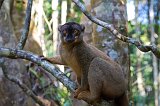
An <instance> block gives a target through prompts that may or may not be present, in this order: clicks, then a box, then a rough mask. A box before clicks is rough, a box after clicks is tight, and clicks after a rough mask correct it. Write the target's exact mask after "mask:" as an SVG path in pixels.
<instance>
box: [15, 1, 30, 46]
mask: <svg viewBox="0 0 160 106" xmlns="http://www.w3.org/2000/svg"><path fill="white" fill-rule="evenodd" d="M32 2H33V0H28V4H27V9H26V18H25V23H24V27H23V31H22V35H21V38H20V41H19V43H18V45H17V49H23V48H24V45H25V43H26V40H27V37H28V33H29V27H30V21H31V10H32Z"/></svg>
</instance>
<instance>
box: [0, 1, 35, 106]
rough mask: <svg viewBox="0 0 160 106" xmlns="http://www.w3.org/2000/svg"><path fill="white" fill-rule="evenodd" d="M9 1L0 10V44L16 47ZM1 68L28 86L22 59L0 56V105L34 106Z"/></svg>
mask: <svg viewBox="0 0 160 106" xmlns="http://www.w3.org/2000/svg"><path fill="white" fill-rule="evenodd" d="M10 3H12V0H5V1H4V4H3V6H2V7H1V10H0V17H1V18H0V46H1V47H10V48H14V47H16V37H15V34H14V30H13V25H12V22H11V15H10V6H11V5H10ZM2 70H5V71H6V72H8V74H9V75H14V76H15V77H18V78H19V79H21V80H22V81H23V82H25V84H26V85H28V86H29V81H28V80H26V79H27V73H26V68H25V64H24V61H23V60H21V59H16V60H14V59H13V60H11V59H7V58H2V57H1V58H0V83H1V84H0V106H35V104H34V102H33V100H32V99H31V98H29V97H28V96H26V95H25V94H24V93H23V91H22V90H21V89H20V88H19V87H18V86H17V85H15V84H14V83H12V82H10V81H9V80H7V79H6V78H5V77H4V76H3V72H2Z"/></svg>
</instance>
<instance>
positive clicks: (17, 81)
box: [2, 66, 45, 106]
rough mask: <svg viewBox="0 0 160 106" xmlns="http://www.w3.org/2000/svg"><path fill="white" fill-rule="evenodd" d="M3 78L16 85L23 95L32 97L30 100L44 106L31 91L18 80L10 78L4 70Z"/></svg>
mask: <svg viewBox="0 0 160 106" xmlns="http://www.w3.org/2000/svg"><path fill="white" fill-rule="evenodd" d="M2 68H6V67H5V66H3V67H2ZM2 71H3V74H4V76H5V77H6V78H7V79H8V80H10V81H12V82H14V83H15V84H17V85H18V86H19V87H20V88H21V89H22V90H23V91H24V93H26V94H27V95H28V96H30V97H32V99H33V100H34V101H35V102H36V103H38V104H39V105H40V106H45V104H44V103H43V102H42V101H41V100H40V99H39V98H38V97H37V96H36V95H35V94H34V93H33V92H32V90H30V89H29V88H28V87H27V86H26V85H25V84H24V83H23V82H22V81H21V80H20V79H18V78H16V77H14V76H10V75H8V74H7V72H6V71H5V69H2Z"/></svg>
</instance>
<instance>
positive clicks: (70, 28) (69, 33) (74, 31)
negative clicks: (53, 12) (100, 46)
mask: <svg viewBox="0 0 160 106" xmlns="http://www.w3.org/2000/svg"><path fill="white" fill-rule="evenodd" d="M58 30H59V32H60V34H61V41H62V43H65V44H71V43H78V42H81V41H83V32H84V30H85V27H84V26H83V25H80V24H78V23H75V22H68V23H65V24H64V25H59V27H58Z"/></svg>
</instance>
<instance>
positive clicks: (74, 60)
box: [44, 22, 128, 106]
mask: <svg viewBox="0 0 160 106" xmlns="http://www.w3.org/2000/svg"><path fill="white" fill-rule="evenodd" d="M58 30H59V32H60V38H61V43H60V46H59V54H60V55H59V56H55V57H52V58H44V59H46V60H48V61H50V62H51V63H53V64H61V65H67V66H69V67H71V68H72V69H73V71H74V72H75V73H76V75H77V81H78V84H79V87H78V89H76V91H75V97H76V98H77V99H82V100H84V101H86V102H88V103H90V104H94V103H96V102H98V101H99V100H101V99H102V98H103V99H106V100H114V101H115V103H116V106H128V97H127V94H126V83H125V78H124V75H123V71H122V69H121V67H120V65H119V64H117V63H116V62H114V61H112V60H111V59H110V57H108V56H107V55H106V54H105V53H103V52H102V51H100V50H98V49H97V48H95V47H94V46H92V45H89V44H87V43H86V42H85V41H84V40H83V34H84V30H85V27H84V26H83V25H80V24H78V23H75V22H68V23H65V24H64V25H60V26H59V28H58Z"/></svg>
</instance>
